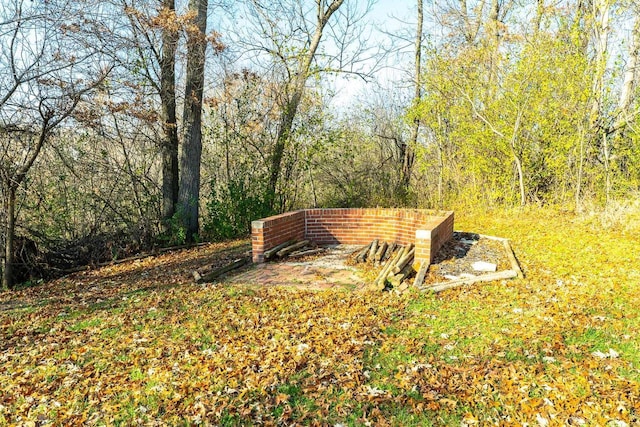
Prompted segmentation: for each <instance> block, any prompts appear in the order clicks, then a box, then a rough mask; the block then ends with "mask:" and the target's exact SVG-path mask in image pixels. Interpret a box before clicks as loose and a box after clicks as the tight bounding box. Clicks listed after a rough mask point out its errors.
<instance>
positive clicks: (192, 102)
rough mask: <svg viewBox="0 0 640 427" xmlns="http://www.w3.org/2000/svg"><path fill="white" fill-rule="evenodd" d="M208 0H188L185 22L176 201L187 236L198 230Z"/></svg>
mask: <svg viewBox="0 0 640 427" xmlns="http://www.w3.org/2000/svg"><path fill="white" fill-rule="evenodd" d="M207 7H208V0H190V1H189V12H190V13H191V14H192V15H193V21H192V22H191V23H190V24H188V25H187V35H188V41H187V43H188V47H187V49H188V50H187V80H186V88H185V97H184V113H183V115H182V120H183V127H184V140H183V142H182V152H181V155H180V189H179V191H178V203H179V205H180V209H182V214H183V218H182V219H183V223H184V226H185V231H186V234H187V239H188V240H192V239H193V238H194V237H195V236H196V235H197V234H198V230H199V225H198V219H199V203H200V162H201V157H202V96H203V91H204V65H205V50H206V47H207V38H206V37H207Z"/></svg>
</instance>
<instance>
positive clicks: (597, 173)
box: [0, 0, 640, 289]
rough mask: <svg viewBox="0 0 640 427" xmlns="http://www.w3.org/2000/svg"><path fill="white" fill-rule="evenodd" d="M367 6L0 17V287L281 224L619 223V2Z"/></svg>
mask: <svg viewBox="0 0 640 427" xmlns="http://www.w3.org/2000/svg"><path fill="white" fill-rule="evenodd" d="M386 3H387V2H385V1H380V2H378V3H375V2H369V1H358V2H356V1H351V0H332V1H328V0H317V1H296V0H278V1H273V2H262V1H257V0H245V1H238V2H226V1H220V0H209V1H208V0H190V1H189V2H187V1H180V0H178V1H176V0H104V1H100V2H95V1H89V0H46V1H42V0H38V1H31V0H29V1H27V0H7V1H4V2H2V4H1V5H0V46H1V48H0V144H1V153H0V196H1V198H2V202H3V203H2V211H1V215H0V219H1V223H2V233H1V234H2V240H1V243H2V248H3V249H4V250H3V251H2V253H3V263H2V270H3V281H2V286H3V288H4V289H6V288H8V287H11V286H13V285H14V284H18V283H34V282H36V281H38V280H40V279H43V278H44V279H47V278H52V277H56V276H59V275H61V274H63V273H65V272H68V271H71V270H73V269H74V268H77V267H79V266H81V265H85V264H99V263H100V262H104V261H109V260H113V259H117V258H123V257H126V256H128V255H131V254H135V253H137V252H138V251H142V250H149V249H151V248H157V247H163V246H164V247H166V246H174V245H181V244H184V243H194V242H196V243H197V242H200V241H218V240H224V239H228V238H233V237H239V236H246V235H247V234H248V232H249V227H250V222H251V221H252V220H254V219H257V218H261V217H264V216H267V215H269V214H272V213H278V212H284V211H287V210H291V209H296V208H305V207H364V206H381V207H419V208H445V207H446V208H448V209H454V208H461V209H464V208H466V207H469V208H471V207H478V206H482V207H507V208H509V207H517V206H525V207H526V206H532V207H539V206H553V207H558V208H560V209H567V210H570V211H572V212H576V213H582V212H604V213H606V212H614V214H615V212H617V211H624V210H625V209H628V208H629V207H632V206H635V205H634V203H636V200H637V196H638V188H639V184H640V181H639V179H640V169H639V168H640V158H639V156H640V146H639V144H638V129H639V128H638V126H639V125H640V123H639V119H640V118H639V116H638V101H637V97H636V95H637V93H638V85H637V80H638V74H639V73H638V69H637V68H638V67H637V62H638V50H639V48H640V19H639V18H638V17H639V16H640V11H639V10H638V7H639V6H638V4H637V2H634V1H631V0H630V1H624V0H619V1H614V0H576V1H573V0H536V1H525V2H522V1H517V0H434V1H432V2H423V1H422V0H418V1H416V2H405V3H399V5H398V6H396V7H394V8H393V9H385V8H389V5H388V4H386ZM347 93H348V95H347Z"/></svg>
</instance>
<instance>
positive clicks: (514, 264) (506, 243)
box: [502, 240, 524, 279]
mask: <svg viewBox="0 0 640 427" xmlns="http://www.w3.org/2000/svg"><path fill="white" fill-rule="evenodd" d="M502 244H503V245H504V250H505V251H506V252H507V258H509V262H511V269H512V270H513V271H515V272H516V274H517V275H518V278H519V279H523V278H524V274H523V273H522V269H521V268H520V263H519V262H518V260H517V258H516V255H515V254H514V253H513V248H512V247H511V243H509V240H503V241H502Z"/></svg>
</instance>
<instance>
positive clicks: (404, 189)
mask: <svg viewBox="0 0 640 427" xmlns="http://www.w3.org/2000/svg"><path fill="white" fill-rule="evenodd" d="M422 6H423V0H418V16H417V18H418V25H417V28H416V38H415V45H414V54H415V57H414V61H415V64H414V67H415V71H414V78H415V88H414V92H413V101H414V104H417V103H418V102H419V101H420V96H421V95H422V87H421V79H420V73H421V56H422V23H423V21H424V19H423V13H422V10H423V7H422ZM419 131H420V120H419V119H418V118H417V117H416V118H415V119H413V123H412V124H411V136H410V137H409V142H408V144H407V146H406V147H405V149H404V150H403V151H404V156H403V159H402V175H401V179H400V192H401V194H402V195H406V194H407V193H408V191H409V184H410V182H411V172H412V170H413V163H414V161H415V150H416V146H417V145H418V132H419Z"/></svg>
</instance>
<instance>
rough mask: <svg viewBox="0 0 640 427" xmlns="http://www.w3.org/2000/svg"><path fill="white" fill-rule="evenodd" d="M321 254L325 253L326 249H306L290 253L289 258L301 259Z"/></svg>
mask: <svg viewBox="0 0 640 427" xmlns="http://www.w3.org/2000/svg"><path fill="white" fill-rule="evenodd" d="M320 252H324V248H316V249H305V250H301V251H296V252H292V253H290V254H289V258H299V257H303V256H307V255H314V254H319V253H320Z"/></svg>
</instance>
